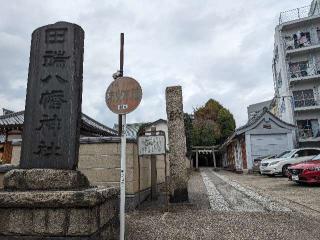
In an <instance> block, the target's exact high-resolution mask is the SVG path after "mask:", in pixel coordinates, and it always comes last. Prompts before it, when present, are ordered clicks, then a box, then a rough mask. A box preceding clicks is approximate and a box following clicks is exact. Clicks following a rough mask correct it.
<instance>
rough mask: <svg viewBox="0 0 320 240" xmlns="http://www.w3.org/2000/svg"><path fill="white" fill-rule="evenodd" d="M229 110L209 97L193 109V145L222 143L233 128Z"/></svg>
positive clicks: (232, 119)
mask: <svg viewBox="0 0 320 240" xmlns="http://www.w3.org/2000/svg"><path fill="white" fill-rule="evenodd" d="M235 127H236V125H235V120H234V118H233V115H232V114H231V113H230V111H229V110H228V109H226V108H224V107H223V106H222V105H221V104H220V103H219V102H218V101H216V100H213V99H209V100H208V101H207V102H206V104H205V105H204V106H202V107H200V108H197V109H195V111H194V121H193V129H192V145H193V146H212V145H216V144H221V143H223V142H224V141H225V140H226V139H227V138H228V137H229V136H230V135H231V134H232V133H233V131H234V130H235Z"/></svg>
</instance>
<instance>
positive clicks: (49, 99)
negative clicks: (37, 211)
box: [20, 22, 84, 169]
mask: <svg viewBox="0 0 320 240" xmlns="http://www.w3.org/2000/svg"><path fill="white" fill-rule="evenodd" d="M83 43H84V31H83V30H82V28H81V27H80V26H78V25H75V24H72V23H67V22H58V23H55V24H52V25H47V26H44V27H41V28H38V29H36V30H35V31H34V32H33V34H32V42H31V53H30V64H29V75H28V87H27V99H26V108H25V116H24V117H25V120H24V128H23V138H22V140H23V142H22V153H21V161H20V166H21V168H53V169H75V168H76V167H77V163H78V153H79V136H80V121H81V95H82V69H83Z"/></svg>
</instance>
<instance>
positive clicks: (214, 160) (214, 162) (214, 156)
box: [212, 148, 217, 169]
mask: <svg viewBox="0 0 320 240" xmlns="http://www.w3.org/2000/svg"><path fill="white" fill-rule="evenodd" d="M212 156H213V166H214V168H215V169H216V168H217V160H216V154H215V153H214V148H212Z"/></svg>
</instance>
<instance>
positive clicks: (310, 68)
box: [272, 0, 320, 146]
mask: <svg viewBox="0 0 320 240" xmlns="http://www.w3.org/2000/svg"><path fill="white" fill-rule="evenodd" d="M272 68H273V78H274V87H275V99H276V109H275V114H276V116H278V117H279V118H280V119H281V120H283V121H285V122H288V123H291V124H294V125H296V126H297V131H296V139H297V143H298V144H299V146H320V131H319V123H320V94H319V92H320V0H314V1H312V3H311V6H307V7H302V8H295V9H294V10H290V11H286V12H282V13H281V14H280V18H279V25H278V26H277V27H276V29H275V44H274V58H273V64H272Z"/></svg>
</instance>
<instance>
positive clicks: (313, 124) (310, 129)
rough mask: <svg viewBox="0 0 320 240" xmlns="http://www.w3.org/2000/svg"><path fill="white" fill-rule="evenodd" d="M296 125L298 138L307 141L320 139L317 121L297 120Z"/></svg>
mask: <svg viewBox="0 0 320 240" xmlns="http://www.w3.org/2000/svg"><path fill="white" fill-rule="evenodd" d="M297 125H298V132H299V138H301V139H307V138H316V137H320V130H319V122H318V119H308V120H298V121H297Z"/></svg>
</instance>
